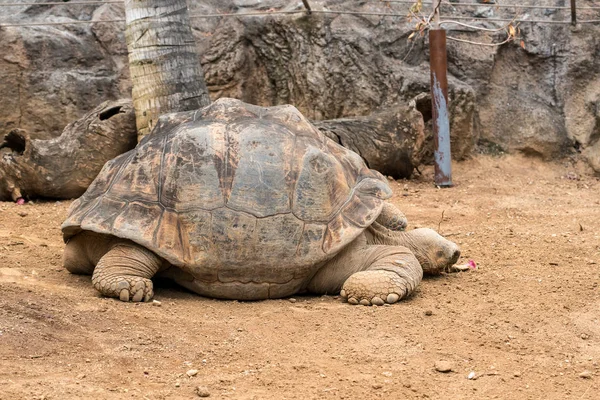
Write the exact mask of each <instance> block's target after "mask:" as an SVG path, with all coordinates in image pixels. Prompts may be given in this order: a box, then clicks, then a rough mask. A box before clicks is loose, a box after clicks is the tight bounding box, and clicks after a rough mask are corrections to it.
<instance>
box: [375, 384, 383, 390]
mask: <svg viewBox="0 0 600 400" xmlns="http://www.w3.org/2000/svg"><path fill="white" fill-rule="evenodd" d="M382 387H383V385H381V384H380V383H374V384H373V389H381V388H382Z"/></svg>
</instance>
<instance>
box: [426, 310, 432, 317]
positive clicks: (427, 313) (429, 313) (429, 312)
mask: <svg viewBox="0 0 600 400" xmlns="http://www.w3.org/2000/svg"><path fill="white" fill-rule="evenodd" d="M425 315H427V316H429V315H433V311H431V310H427V311H425Z"/></svg>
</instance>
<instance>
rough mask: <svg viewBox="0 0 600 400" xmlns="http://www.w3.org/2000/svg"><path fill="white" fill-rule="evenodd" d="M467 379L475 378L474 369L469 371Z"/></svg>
mask: <svg viewBox="0 0 600 400" xmlns="http://www.w3.org/2000/svg"><path fill="white" fill-rule="evenodd" d="M467 379H475V371H471V372H469V375H468V376H467Z"/></svg>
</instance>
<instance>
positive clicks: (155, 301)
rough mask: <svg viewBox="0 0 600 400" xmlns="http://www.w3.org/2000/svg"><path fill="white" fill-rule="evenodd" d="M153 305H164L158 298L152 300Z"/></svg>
mask: <svg viewBox="0 0 600 400" xmlns="http://www.w3.org/2000/svg"><path fill="white" fill-rule="evenodd" d="M152 305H153V306H156V307H160V306H162V303H161V302H160V301H158V300H152Z"/></svg>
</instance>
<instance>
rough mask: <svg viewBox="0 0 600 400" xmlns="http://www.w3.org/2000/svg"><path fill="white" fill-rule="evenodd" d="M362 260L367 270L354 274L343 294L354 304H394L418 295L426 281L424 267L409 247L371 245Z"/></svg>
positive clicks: (347, 280) (345, 286) (366, 249)
mask: <svg viewBox="0 0 600 400" xmlns="http://www.w3.org/2000/svg"><path fill="white" fill-rule="evenodd" d="M357 256H358V255H357ZM360 257H362V258H363V260H364V262H365V266H366V270H364V271H360V272H356V273H354V274H352V275H350V277H348V279H346V281H345V282H344V285H343V286H342V290H341V291H340V295H341V296H342V297H343V298H345V299H346V300H347V301H348V303H350V304H362V305H365V306H369V305H372V304H373V305H378V306H382V305H384V304H385V303H388V304H393V303H395V302H397V301H398V300H400V299H403V298H405V297H407V296H409V295H410V294H411V293H412V292H414V291H415V289H416V288H417V286H418V285H419V283H420V282H421V279H423V269H422V268H421V264H419V261H418V260H417V259H416V257H415V256H414V255H413V254H412V253H411V252H410V250H409V249H407V248H406V247H402V246H384V245H382V246H367V247H366V248H364V249H363V250H362V251H361V253H360Z"/></svg>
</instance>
